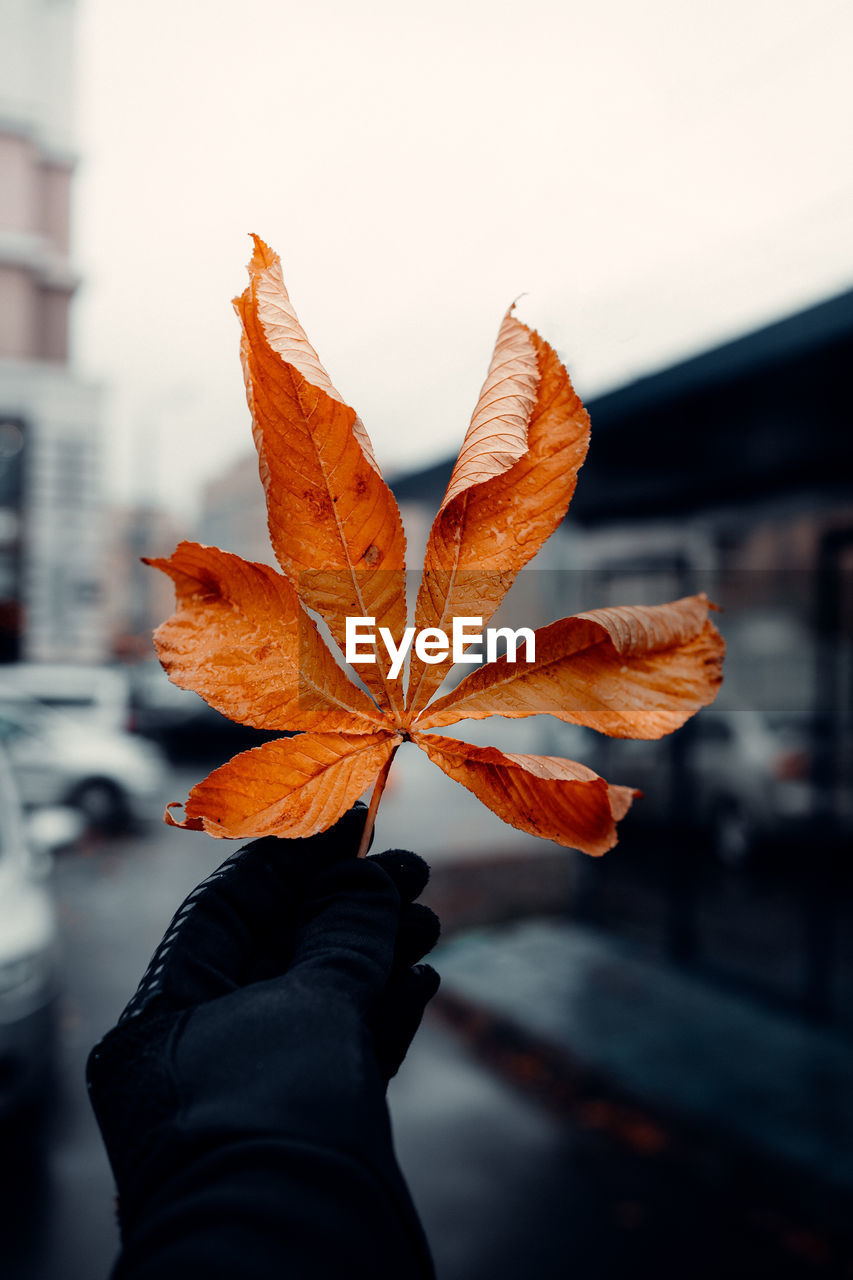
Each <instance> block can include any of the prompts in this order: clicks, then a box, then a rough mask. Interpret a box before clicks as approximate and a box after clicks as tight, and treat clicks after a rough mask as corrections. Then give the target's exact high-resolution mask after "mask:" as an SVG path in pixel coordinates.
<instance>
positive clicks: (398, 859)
mask: <svg viewBox="0 0 853 1280" xmlns="http://www.w3.org/2000/svg"><path fill="white" fill-rule="evenodd" d="M368 861H369V862H376V863H378V864H379V866H380V867H382V869H383V871H387V872H388V874H389V876H390V877H391V879H392V880H393V881H394V883H395V885H396V886H397V892H398V893H399V894H400V898H401V899H402V901H403V902H414V900H415V898H417V897H419V896H420V895H421V893H422V892H423V890H424V889H425V888H426V885H427V881H428V880H429V864H428V863H426V862H424V860H423V858H421V857H419V856H418V854H416V853H411V852H410V851H409V850H408V849H386V850H385V852H384V853H374V854H373V855H372V856H371V857H370V858H369V859H368Z"/></svg>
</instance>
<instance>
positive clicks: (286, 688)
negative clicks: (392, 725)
mask: <svg viewBox="0 0 853 1280" xmlns="http://www.w3.org/2000/svg"><path fill="white" fill-rule="evenodd" d="M145 563H146V564H150V565H152V566H153V567H154V568H155V569H162V571H163V572H164V573H167V574H168V575H169V577H170V578H172V579H173V581H174V583H175V593H176V596H177V605H178V611H177V613H175V614H174V615H173V616H172V617H171V618H169V619H168V621H167V622H164V623H163V625H162V626H160V627H159V628H158V629H157V631H156V632H155V633H154V643H155V645H156V646H157V653H158V655H159V658H160V661H161V662H162V664H163V667H164V669H165V670H166V672H167V674H168V676H169V679H170V680H172V682H173V683H174V684H176V685H178V686H179V687H180V688H181V689H192V690H193V692H194V693H198V694H200V695H201V696H202V698H204V700H205V702H208V703H209V704H210V705H211V706H212V707H215V708H216V710H217V711H221V712H222V714H223V715H226V716H229V717H230V718H231V719H232V720H237V721H238V722H239V723H241V724H248V725H252V726H253V727H254V728H256V729H340V730H343V731H344V732H345V733H375V731H376V727H377V725H382V724H383V723H386V724H387V721H385V718H384V716H383V715H382V713H381V712H379V711H377V709H376V707H375V706H374V704H373V703H372V702H371V701H370V699H369V698H368V697H367V696H366V695H365V694H363V693H362V692H361V690H359V689H356V688H355V687H354V685H353V684H352V683H351V682H350V680H349V679H348V678H347V675H346V673H345V672H344V671H343V670H342V669H341V667H339V666H338V664H337V663H336V662H335V659H334V658H333V657H332V654H331V653H330V652H329V650H328V649H327V648H326V645H325V644H324V642H323V640H322V639H321V638H320V635H319V634H318V632H317V628H316V626H315V624H314V622H313V620H312V619H311V618H310V617H309V616H308V614H307V613H306V612H305V610H304V609H303V608H302V606H301V604H300V603H299V598H298V596H297V594H296V591H295V590H294V588H293V586H292V585H291V584H290V582H288V580H287V578H285V577H283V576H282V575H281V574H280V573H276V571H275V570H274V569H271V568H270V567H269V566H268V565H265V564H254V563H252V562H250V561H247V560H242V559H241V558H240V557H239V556H235V555H230V554H228V553H227V552H225V551H220V550H219V549H218V548H217V547H203V546H200V545H199V543H197V542H182V543H180V544H179V546H178V547H177V548H176V550H175V551H174V552H173V553H172V555H171V556H170V557H169V558H168V559H162V560H160V559H158V560H146V562H145Z"/></svg>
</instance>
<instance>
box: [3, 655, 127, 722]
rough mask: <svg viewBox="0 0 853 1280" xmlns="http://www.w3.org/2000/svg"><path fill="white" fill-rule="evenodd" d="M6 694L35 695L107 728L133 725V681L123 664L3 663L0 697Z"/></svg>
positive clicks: (56, 708)
mask: <svg viewBox="0 0 853 1280" xmlns="http://www.w3.org/2000/svg"><path fill="white" fill-rule="evenodd" d="M7 697H12V698H34V699H35V700H36V701H37V702H41V703H42V704H43V705H44V706H46V707H52V708H53V709H54V710H55V711H67V712H69V713H70V714H72V715H73V717H74V719H75V720H80V721H82V720H85V721H86V722H87V723H89V724H96V725H100V726H101V727H102V728H104V729H112V730H116V731H119V732H120V731H122V730H124V729H127V728H129V727H130V723H129V722H130V715H131V709H130V682H129V680H128V677H127V673H126V671H125V669H124V668H123V667H106V666H96V665H92V664H86V663H71V662H17V663H14V664H12V665H10V666H0V698H7Z"/></svg>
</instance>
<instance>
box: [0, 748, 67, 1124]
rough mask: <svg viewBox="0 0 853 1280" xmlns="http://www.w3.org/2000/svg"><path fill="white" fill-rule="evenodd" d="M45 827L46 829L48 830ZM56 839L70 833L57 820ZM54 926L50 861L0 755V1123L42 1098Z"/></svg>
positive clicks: (52, 1005)
mask: <svg viewBox="0 0 853 1280" xmlns="http://www.w3.org/2000/svg"><path fill="white" fill-rule="evenodd" d="M48 825H49V824H48ZM54 825H55V838H57V839H58V841H59V842H61V841H62V840H63V839H65V838H67V837H68V836H69V835H70V834H71V832H70V829H69V828H68V826H67V825H66V827H65V830H64V832H63V831H62V824H61V820H60V821H59V822H58V823H57V824H54ZM57 974H58V960H57V924H56V914H55V911H54V904H53V896H52V892H51V886H50V855H49V853H48V852H47V850H46V849H45V848H44V847H42V848H35V847H34V846H33V843H32V840H31V839H30V838H29V836H28V832H27V825H26V822H25V819H24V815H23V812H22V808H21V804H20V799H19V796H18V793H17V788H16V786H15V783H14V779H13V776H12V771H11V769H10V767H9V763H8V761H7V759H6V757H5V754H4V752H3V751H2V749H0V1122H3V1123H7V1122H9V1121H10V1120H11V1119H12V1118H14V1117H17V1116H18V1114H19V1113H20V1112H22V1111H23V1110H24V1109H32V1108H35V1107H37V1106H38V1105H39V1103H40V1102H41V1101H42V1100H43V1099H44V1097H45V1094H46V1092H47V1091H48V1086H49V1084H50V1082H51V1077H52V1072H53V1067H54V1043H55V1014H56V997H57V993H58V978H57Z"/></svg>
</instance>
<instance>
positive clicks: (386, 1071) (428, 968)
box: [374, 964, 441, 1080]
mask: <svg viewBox="0 0 853 1280" xmlns="http://www.w3.org/2000/svg"><path fill="white" fill-rule="evenodd" d="M440 982H441V979H440V978H439V976H438V974H437V973H436V971H435V969H433V967H432V965H428V964H419V965H416V966H415V968H414V969H401V970H396V969H395V971H394V974H393V976H392V978H391V980H390V982H389V983H388V987H387V989H386V991H385V994H384V995H383V997H382V1002H381V1004H380V1007H379V1009H378V1011H377V1017H376V1021H375V1025H374V1043H375V1046H376V1058H377V1061H378V1063H379V1067H380V1070H381V1071H382V1073H383V1075H384V1076H385V1079H386V1080H390V1079H391V1077H392V1076H394V1075H396V1074H397V1072H398V1071H399V1069H400V1064H401V1063H402V1061H403V1059H404V1058H405V1056H406V1053H407V1052H408V1049H409V1045H410V1044H411V1043H412V1040H413V1039H414V1036H415V1032H416V1031H417V1029H418V1027H419V1026H420V1025H421V1019H422V1018H423V1016H424V1010H425V1009H426V1007H427V1005H428V1004H429V1002H430V1000H431V999H432V997H433V996H434V995H435V993H436V991H438V988H439V984H440Z"/></svg>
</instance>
